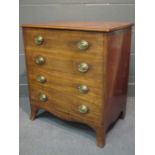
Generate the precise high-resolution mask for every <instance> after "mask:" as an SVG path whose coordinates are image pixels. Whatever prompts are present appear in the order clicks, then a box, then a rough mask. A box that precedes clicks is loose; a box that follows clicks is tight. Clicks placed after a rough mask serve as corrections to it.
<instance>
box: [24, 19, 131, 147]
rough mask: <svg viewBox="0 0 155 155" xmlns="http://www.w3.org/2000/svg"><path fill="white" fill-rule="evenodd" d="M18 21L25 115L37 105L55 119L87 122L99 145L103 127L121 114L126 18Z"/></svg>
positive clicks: (128, 40) (33, 112) (125, 77)
mask: <svg viewBox="0 0 155 155" xmlns="http://www.w3.org/2000/svg"><path fill="white" fill-rule="evenodd" d="M22 27H23V36H24V44H25V58H26V66H27V77H28V86H29V98H30V107H31V115H30V119H32V120H33V119H35V116H36V114H37V111H38V110H39V109H40V108H43V109H45V110H47V111H49V112H51V113H52V114H54V115H56V116H58V117H60V118H61V119H65V120H68V121H75V122H81V123H84V124H87V125H88V126H90V127H91V128H93V129H94V131H95V132H96V139H97V145H98V146H99V147H102V146H104V144H105V132H106V130H107V129H108V127H109V126H110V125H111V124H112V123H113V122H115V121H116V120H117V119H118V118H119V117H121V118H124V116H125V108H126V98H127V88H128V74H129V58H130V43H131V27H132V24H130V23H114V22H52V23H48V24H25V25H23V26H22ZM81 63H84V64H81ZM79 64H81V65H79ZM87 67H88V68H87ZM81 70H82V71H81ZM83 70H85V72H83ZM79 86H81V87H79Z"/></svg>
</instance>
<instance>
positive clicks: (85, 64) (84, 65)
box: [78, 62, 89, 73]
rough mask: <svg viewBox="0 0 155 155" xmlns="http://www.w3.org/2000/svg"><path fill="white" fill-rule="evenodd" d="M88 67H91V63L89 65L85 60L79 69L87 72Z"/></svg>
mask: <svg viewBox="0 0 155 155" xmlns="http://www.w3.org/2000/svg"><path fill="white" fill-rule="evenodd" d="M88 69H89V65H88V64H87V63H85V62H82V63H80V64H79V65H78V70H79V71H80V72H82V73H85V72H87V71H88Z"/></svg>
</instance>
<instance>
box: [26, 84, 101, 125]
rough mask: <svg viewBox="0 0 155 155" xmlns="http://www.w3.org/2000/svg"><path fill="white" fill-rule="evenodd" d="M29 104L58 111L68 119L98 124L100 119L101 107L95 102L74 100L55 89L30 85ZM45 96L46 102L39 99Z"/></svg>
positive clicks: (72, 97) (71, 96)
mask: <svg viewBox="0 0 155 155" xmlns="http://www.w3.org/2000/svg"><path fill="white" fill-rule="evenodd" d="M29 87H30V94H31V95H30V98H31V102H32V103H33V104H35V105H37V106H39V107H41V108H44V109H49V111H53V112H54V111H59V112H63V113H66V114H68V115H69V116H70V119H73V120H77V121H81V122H85V121H87V120H89V121H92V122H96V121H97V122H99V121H101V118H102V108H101V105H98V104H96V102H95V100H88V98H85V99H82V98H81V99H78V100H77V99H75V98H74V97H75V96H74V95H71V94H70V95H66V94H65V93H61V92H59V91H57V90H55V89H50V88H46V87H40V86H34V85H30V86H29ZM41 95H44V96H46V100H45V101H43V100H41V99H40V96H41ZM81 106H85V107H86V108H87V111H82V109H80V107H81Z"/></svg>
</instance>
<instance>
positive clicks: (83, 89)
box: [78, 85, 89, 94]
mask: <svg viewBox="0 0 155 155" xmlns="http://www.w3.org/2000/svg"><path fill="white" fill-rule="evenodd" d="M78 89H79V92H80V93H81V94H86V93H88V91H89V88H88V86H87V85H80V86H79V87H78Z"/></svg>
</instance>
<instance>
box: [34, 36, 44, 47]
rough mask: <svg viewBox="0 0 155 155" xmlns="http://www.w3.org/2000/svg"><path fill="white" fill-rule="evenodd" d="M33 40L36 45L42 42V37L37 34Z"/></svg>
mask: <svg viewBox="0 0 155 155" xmlns="http://www.w3.org/2000/svg"><path fill="white" fill-rule="evenodd" d="M34 42H35V44H36V45H41V44H42V43H43V42H44V38H43V37H42V36H40V35H39V36H37V37H35V38H34Z"/></svg>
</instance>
